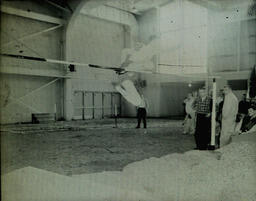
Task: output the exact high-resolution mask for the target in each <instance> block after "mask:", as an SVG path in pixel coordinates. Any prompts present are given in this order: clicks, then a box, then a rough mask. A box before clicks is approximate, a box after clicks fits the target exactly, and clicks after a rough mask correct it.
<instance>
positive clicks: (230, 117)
mask: <svg viewBox="0 0 256 201" xmlns="http://www.w3.org/2000/svg"><path fill="white" fill-rule="evenodd" d="M224 95H225V97H224V103H223V108H222V120H221V125H222V126H221V135H220V147H222V146H224V145H226V144H228V143H229V142H230V141H231V135H232V134H233V133H234V132H235V125H236V115H237V112H238V100H237V97H236V96H235V95H234V94H233V92H232V89H231V88H230V86H229V85H226V86H224Z"/></svg>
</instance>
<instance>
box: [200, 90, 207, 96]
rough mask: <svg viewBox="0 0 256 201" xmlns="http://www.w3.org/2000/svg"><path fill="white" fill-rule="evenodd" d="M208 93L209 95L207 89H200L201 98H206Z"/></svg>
mask: <svg viewBox="0 0 256 201" xmlns="http://www.w3.org/2000/svg"><path fill="white" fill-rule="evenodd" d="M206 93H207V92H206V89H205V88H201V89H199V96H200V97H201V98H203V97H205V96H206V95H207V94H206Z"/></svg>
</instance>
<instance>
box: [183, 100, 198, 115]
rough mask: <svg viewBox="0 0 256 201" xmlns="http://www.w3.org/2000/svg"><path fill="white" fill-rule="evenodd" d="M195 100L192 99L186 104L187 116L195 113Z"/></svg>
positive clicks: (186, 101)
mask: <svg viewBox="0 0 256 201" xmlns="http://www.w3.org/2000/svg"><path fill="white" fill-rule="evenodd" d="M194 101H195V99H194V98H190V99H188V98H187V99H186V100H185V101H184V102H185V104H186V106H185V110H186V113H187V114H192V113H194V112H195V110H194V109H193V103H194Z"/></svg>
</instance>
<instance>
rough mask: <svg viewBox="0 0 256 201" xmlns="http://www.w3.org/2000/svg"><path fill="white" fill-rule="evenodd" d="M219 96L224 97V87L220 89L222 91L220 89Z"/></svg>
mask: <svg viewBox="0 0 256 201" xmlns="http://www.w3.org/2000/svg"><path fill="white" fill-rule="evenodd" d="M218 95H219V97H223V96H224V90H223V89H220V91H219V94H218Z"/></svg>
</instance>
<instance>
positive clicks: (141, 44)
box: [134, 42, 143, 51]
mask: <svg viewBox="0 0 256 201" xmlns="http://www.w3.org/2000/svg"><path fill="white" fill-rule="evenodd" d="M142 46H143V43H141V42H137V43H135V46H134V49H135V50H136V51H139V50H140V48H142Z"/></svg>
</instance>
